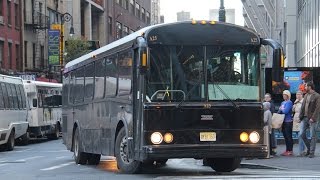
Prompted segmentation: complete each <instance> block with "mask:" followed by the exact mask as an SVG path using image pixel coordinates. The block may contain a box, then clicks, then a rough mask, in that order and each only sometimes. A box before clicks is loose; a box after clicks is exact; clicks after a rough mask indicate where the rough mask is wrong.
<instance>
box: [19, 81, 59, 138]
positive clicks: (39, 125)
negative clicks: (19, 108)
mask: <svg viewBox="0 0 320 180" xmlns="http://www.w3.org/2000/svg"><path fill="white" fill-rule="evenodd" d="M23 84H24V88H25V91H26V93H27V101H28V102H29V104H30V111H29V112H30V115H29V117H28V122H29V128H28V136H29V137H31V138H38V137H44V136H46V137H48V138H49V139H58V138H59V135H60V132H61V127H62V126H61V125H62V124H61V123H62V119H61V118H62V116H61V113H62V110H61V106H62V97H61V93H62V84H59V83H51V82H41V81H30V80H25V81H23Z"/></svg>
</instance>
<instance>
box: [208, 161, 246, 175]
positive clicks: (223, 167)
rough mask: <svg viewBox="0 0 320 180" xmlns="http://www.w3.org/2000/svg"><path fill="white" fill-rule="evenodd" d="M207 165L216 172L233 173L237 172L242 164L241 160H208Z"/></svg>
mask: <svg viewBox="0 0 320 180" xmlns="http://www.w3.org/2000/svg"><path fill="white" fill-rule="evenodd" d="M206 163H207V164H208V165H209V166H210V167H211V168H212V169H213V170H215V171H216V172H231V171H234V170H236V169H237V168H238V167H239V166H240V163H241V159H240V158H212V159H211V158H208V159H206Z"/></svg>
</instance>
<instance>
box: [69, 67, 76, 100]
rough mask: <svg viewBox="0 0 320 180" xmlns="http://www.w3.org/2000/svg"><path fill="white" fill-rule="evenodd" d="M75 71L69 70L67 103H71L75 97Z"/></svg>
mask: <svg viewBox="0 0 320 180" xmlns="http://www.w3.org/2000/svg"><path fill="white" fill-rule="evenodd" d="M74 81H75V71H73V72H71V75H70V81H69V88H70V91H69V103H70V104H73V103H74V99H75V94H74V87H75V82H74Z"/></svg>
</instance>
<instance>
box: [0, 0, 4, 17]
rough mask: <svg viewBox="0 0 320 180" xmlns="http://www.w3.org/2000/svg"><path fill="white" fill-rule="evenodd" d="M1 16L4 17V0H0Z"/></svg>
mask: <svg viewBox="0 0 320 180" xmlns="http://www.w3.org/2000/svg"><path fill="white" fill-rule="evenodd" d="M0 16H2V17H3V0H0Z"/></svg>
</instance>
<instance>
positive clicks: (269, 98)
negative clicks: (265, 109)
mask: <svg viewBox="0 0 320 180" xmlns="http://www.w3.org/2000/svg"><path fill="white" fill-rule="evenodd" d="M264 102H269V103H270V111H271V113H272V114H273V113H274V112H276V110H275V106H274V103H273V100H272V96H271V94H270V93H266V94H265V95H264Z"/></svg>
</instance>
